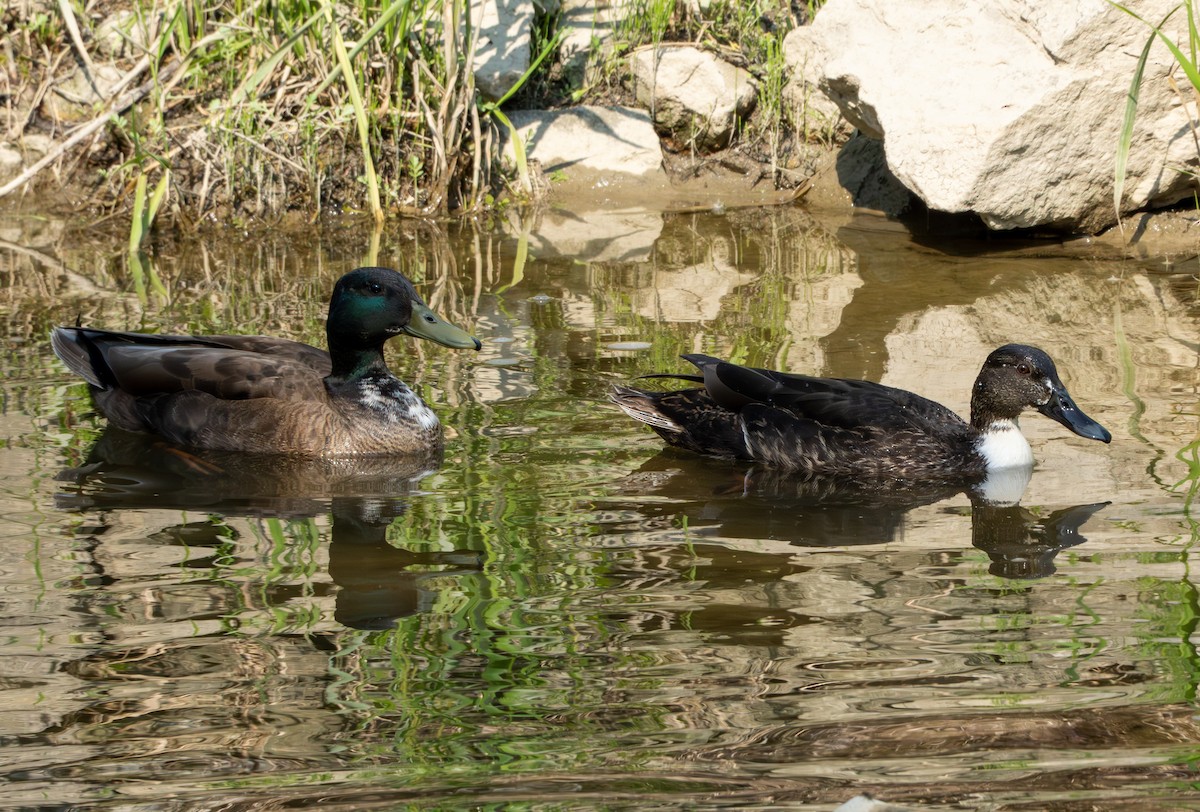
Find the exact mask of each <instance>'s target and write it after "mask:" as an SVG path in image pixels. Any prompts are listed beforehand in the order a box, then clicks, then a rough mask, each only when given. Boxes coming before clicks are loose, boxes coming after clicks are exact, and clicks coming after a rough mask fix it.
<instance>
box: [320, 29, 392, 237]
mask: <svg viewBox="0 0 1200 812" xmlns="http://www.w3.org/2000/svg"><path fill="white" fill-rule="evenodd" d="M326 12H327V14H328V16H329V27H330V28H331V29H332V34H333V50H334V53H336V54H337V60H338V63H339V64H340V65H341V66H342V75H343V76H345V77H346V90H347V92H348V93H349V94H350V104H351V105H352V106H353V107H354V120H355V122H356V123H357V124H358V139H359V141H360V142H361V144H362V151H363V171H364V173H365V174H366V176H367V199H368V200H369V201H370V203H371V213H372V214H374V215H375V222H377V223H382V222H383V220H384V217H383V206H382V205H380V203H379V179H378V178H377V177H376V175H375V161H374V159H373V158H372V157H371V125H370V122H368V121H367V111H366V109H365V108H364V107H363V100H362V94H361V92H360V91H359V89H358V81H357V80H356V79H355V77H354V72H353V70H351V66H350V56H349V55H348V54H347V53H346V43H345V42H344V41H343V40H342V30H341V28H340V27H339V26H338V24H337V21H336V20H335V19H334V17H333V9H332V8H330V7H326Z"/></svg>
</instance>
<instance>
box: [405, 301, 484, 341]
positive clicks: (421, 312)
mask: <svg viewBox="0 0 1200 812" xmlns="http://www.w3.org/2000/svg"><path fill="white" fill-rule="evenodd" d="M404 332H406V333H408V334H409V335H410V336H416V337H417V338H425V339H428V340H429V341H434V342H437V343H438V344H441V345H443V346H446V347H453V348H454V349H456V350H478V349H480V348H481V347H483V345H482V344H480V343H479V339H477V338H475V337H474V336H473V335H471V334H470V333H468V332H466V331H465V330H461V329H459V328H458V327H455V326H454V325H453V324H451V323H450V322H448V321H446V320H445V319H443V318H442V317H441V316H439V315H438V314H437V313H434V312H433V311H432V310H430V309H429V307H428V306H426V305H424V304H422V303H421V302H417V301H414V302H413V303H412V318H411V319H409V322H408V326H406V327H405V328H404Z"/></svg>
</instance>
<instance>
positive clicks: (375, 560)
mask: <svg viewBox="0 0 1200 812" xmlns="http://www.w3.org/2000/svg"><path fill="white" fill-rule="evenodd" d="M440 465H441V457H440V454H439V455H430V456H427V457H420V458H412V457H399V458H397V457H380V458H365V459H340V460H313V459H299V458H291V457H282V456H255V455H248V454H227V453H216V452H203V453H191V452H185V451H181V450H180V449H178V448H174V447H172V446H170V445H168V444H166V443H163V442H162V441H160V440H157V439H155V438H153V437H151V436H149V435H144V434H130V433H127V432H123V431H120V430H117V429H109V430H108V431H106V432H105V434H104V435H103V436H102V437H101V438H100V440H99V441H98V442H97V443H96V445H95V446H94V447H93V448H92V450H91V452H90V453H89V455H88V459H87V461H86V462H85V463H84V464H83V465H81V466H79V467H77V468H69V469H66V470H64V471H62V472H61V473H60V474H59V475H58V477H57V479H58V480H59V481H61V482H65V483H71V484H72V486H73V487H72V488H71V490H69V491H66V490H65V489H64V492H63V493H59V494H58V495H57V496H56V498H55V504H56V506H57V507H58V508H59V509H61V510H75V511H108V510H142V509H153V508H162V509H172V510H203V511H206V512H211V513H219V514H221V515H225V516H253V517H277V518H303V517H313V516H319V515H325V514H329V515H330V517H331V529H330V544H329V574H330V577H331V578H332V579H333V581H334V583H335V584H337V585H338V586H339V587H340V588H341V589H340V591H339V592H338V594H337V596H336V599H335V600H336V608H335V610H334V617H335V619H336V620H338V621H339V622H341V623H343V624H344V625H347V626H350V627H353V628H368V629H379V628H386V627H388V626H390V625H392V624H393V623H394V622H395V620H396V619H397V618H400V617H405V616H408V615H412V614H414V613H416V612H421V611H426V610H428V609H429V608H430V606H432V604H433V603H434V601H435V600H436V597H437V594H438V589H439V584H438V578H439V577H444V575H445V574H446V573H462V572H470V571H478V569H479V562H478V555H477V553H475V552H472V551H458V550H455V551H450V552H443V551H435V552H421V553H415V552H411V551H409V550H405V549H401V548H398V547H393V546H392V545H390V544H389V543H388V540H387V531H388V528H389V527H390V526H391V525H392V523H393V521H394V520H395V519H396V518H398V517H400V516H402V515H404V513H405V512H406V511H407V509H408V500H409V498H410V497H411V495H412V493H413V491H414V490H415V488H416V486H417V483H419V482H420V480H421V479H423V478H425V477H426V476H428V475H429V474H431V473H433V472H434V471H436V470H437V469H438V467H439V466H440ZM204 532H211V527H210V526H209V525H208V524H206V523H201V524H199V525H196V524H180V525H177V526H176V527H174V528H172V530H171V533H170V535H171V536H173V537H175V538H177V539H178V542H179V543H180V544H186V545H188V546H189V548H190V547H194V546H199V547H205V546H210V545H208V544H206V543H204V540H203V539H202V538H199V537H198V536H197V533H204ZM222 541H223V542H224V541H226V539H224V538H222ZM191 563H192V565H196V564H197V563H199V562H191ZM413 568H419V569H418V570H417V571H413Z"/></svg>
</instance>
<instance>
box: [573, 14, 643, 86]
mask: <svg viewBox="0 0 1200 812" xmlns="http://www.w3.org/2000/svg"><path fill="white" fill-rule="evenodd" d="M627 4H628V0H613V1H612V2H603V0H562V16H561V17H560V18H559V23H558V25H559V28H560V29H562V30H564V31H566V34H565V35H564V36H563V41H562V43H561V44H560V45H559V47H558V61H559V63H560V64H561V65H562V66H563V70H564V71H565V73H566V76H567V81H568V82H569V83H570V84H571V86H572V87H583V86H585V85H589V84H591V83H592V82H593V81H594V80H595V76H594V73H595V72H596V69H597V68H599V67H600V66H601V65H603V63H604V61H605V60H606V59H608V58H610V57H611V55H612V53H613V31H614V29H615V28H616V25H617V22H618V21H620V20H621V19H622V18H623V17H624V15H625V13H626V12H625V7H626V5H627Z"/></svg>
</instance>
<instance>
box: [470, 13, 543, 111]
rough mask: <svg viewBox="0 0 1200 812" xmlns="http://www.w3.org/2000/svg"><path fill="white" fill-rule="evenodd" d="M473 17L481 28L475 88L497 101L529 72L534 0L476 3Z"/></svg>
mask: <svg viewBox="0 0 1200 812" xmlns="http://www.w3.org/2000/svg"><path fill="white" fill-rule="evenodd" d="M471 14H472V17H473V19H475V20H476V21H477V22H476V24H477V25H478V26H479V41H478V42H477V43H476V46H475V86H476V87H477V88H478V89H479V92H480V93H481V94H483V96H484V98H486V99H488V100H489V101H496V100H497V99H499V98H501V97H502V96H503V95H504V94H505V93H507V92H508V91H509V90H510V89H512V87H513V85H515V84H516V83H517V81H518V80H519V79H520V78H521V76H522V75H524V73H525V71H527V70H529V59H530V57H529V51H530V37H529V30H530V27H531V26H532V25H533V3H532V2H531V0H475V2H473V3H472V4H471Z"/></svg>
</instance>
